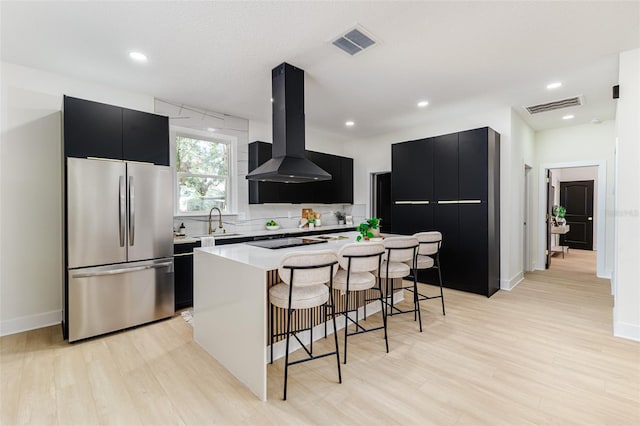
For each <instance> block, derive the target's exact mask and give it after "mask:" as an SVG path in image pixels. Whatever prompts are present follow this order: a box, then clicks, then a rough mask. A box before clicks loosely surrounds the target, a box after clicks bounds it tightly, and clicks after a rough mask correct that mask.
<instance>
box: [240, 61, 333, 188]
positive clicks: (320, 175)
mask: <svg viewBox="0 0 640 426" xmlns="http://www.w3.org/2000/svg"><path fill="white" fill-rule="evenodd" d="M271 92H272V96H273V105H272V108H273V148H272V153H271V157H272V158H271V159H270V160H268V161H267V162H266V163H264V164H262V165H261V166H259V167H257V168H256V169H254V170H253V171H251V172H249V174H248V175H247V179H249V180H257V181H265V182H281V183H304V182H316V181H322V180H331V175H330V174H329V173H327V172H325V171H324V170H322V169H321V168H320V167H318V166H317V165H316V164H314V163H313V162H311V161H309V160H307V158H306V155H305V150H304V148H305V143H304V71H303V70H301V69H300V68H296V67H294V66H292V65H289V64H287V63H282V64H280V65H278V66H277V67H275V68H274V69H273V70H272V71H271Z"/></svg>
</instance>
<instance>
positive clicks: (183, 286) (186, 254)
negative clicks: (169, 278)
mask: <svg viewBox="0 0 640 426" xmlns="http://www.w3.org/2000/svg"><path fill="white" fill-rule="evenodd" d="M173 247H174V250H173V253H174V254H173V268H174V277H175V283H174V285H175V310H176V311H178V310H180V309H185V308H189V307H191V306H193V249H194V248H196V247H200V243H199V242H197V243H183V244H174V246H173Z"/></svg>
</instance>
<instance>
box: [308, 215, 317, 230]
mask: <svg viewBox="0 0 640 426" xmlns="http://www.w3.org/2000/svg"><path fill="white" fill-rule="evenodd" d="M307 224H308V225H309V229H313V228H315V227H316V219H315V218H314V217H312V218H309V219H307Z"/></svg>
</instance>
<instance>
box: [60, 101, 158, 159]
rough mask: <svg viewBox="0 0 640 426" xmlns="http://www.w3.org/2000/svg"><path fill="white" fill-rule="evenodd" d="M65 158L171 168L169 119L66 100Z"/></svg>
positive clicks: (91, 102) (64, 107)
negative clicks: (93, 158)
mask: <svg viewBox="0 0 640 426" xmlns="http://www.w3.org/2000/svg"><path fill="white" fill-rule="evenodd" d="M63 111H64V113H63V117H64V155H65V157H80V158H87V157H96V158H109V159H114V160H130V161H141V162H146V163H154V164H158V165H163V166H168V165H169V119H168V117H165V116H161V115H156V114H150V113H146V112H141V111H135V110H131V109H127V108H121V107H117V106H113V105H107V104H102V103H99V102H93V101H87V100H84V99H77V98H73V97H70V96H65V97H64V105H63Z"/></svg>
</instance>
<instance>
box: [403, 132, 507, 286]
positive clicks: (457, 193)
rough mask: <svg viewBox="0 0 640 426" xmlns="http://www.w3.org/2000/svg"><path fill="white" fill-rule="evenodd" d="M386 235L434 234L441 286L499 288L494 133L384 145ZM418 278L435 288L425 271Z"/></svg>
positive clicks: (432, 277) (496, 145)
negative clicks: (388, 201) (438, 241)
mask: <svg viewBox="0 0 640 426" xmlns="http://www.w3.org/2000/svg"><path fill="white" fill-rule="evenodd" d="M391 163H392V167H391V198H392V221H393V223H392V232H394V233H398V234H405V235H408V234H413V233H415V232H420V231H440V232H442V235H443V244H442V251H441V253H440V260H441V264H442V279H443V284H444V286H446V287H448V288H453V289H457V290H463V291H468V292H472V293H477V294H483V295H486V296H491V295H492V294H493V293H495V292H496V291H498V289H499V288H500V134H498V133H497V132H496V131H495V130H493V129H491V128H489V127H483V128H480V129H474V130H467V131H463V132H458V133H452V134H448V135H442V136H435V137H430V138H426V139H420V140H414V141H409V142H401V143H396V144H393V145H392V146H391ZM418 280H419V281H420V282H425V283H436V282H437V280H436V275H435V274H434V273H433V271H429V270H427V271H420V272H419V273H418Z"/></svg>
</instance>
